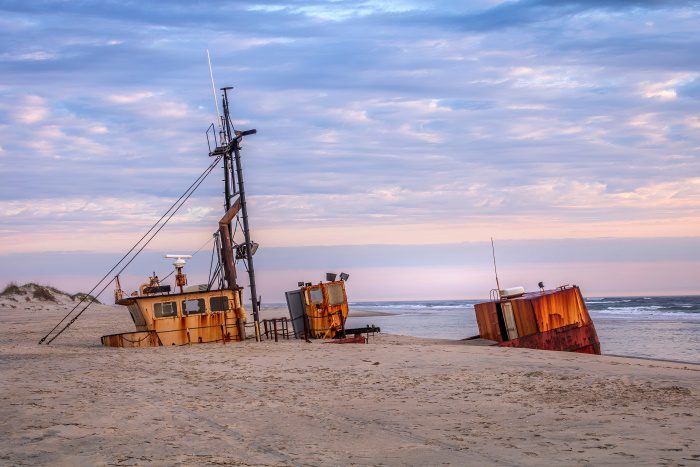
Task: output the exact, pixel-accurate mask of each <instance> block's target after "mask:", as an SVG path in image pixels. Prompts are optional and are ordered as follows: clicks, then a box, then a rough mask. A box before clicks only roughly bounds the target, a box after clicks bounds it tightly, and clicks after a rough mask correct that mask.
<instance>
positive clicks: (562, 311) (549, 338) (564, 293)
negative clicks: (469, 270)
mask: <svg viewBox="0 0 700 467" xmlns="http://www.w3.org/2000/svg"><path fill="white" fill-rule="evenodd" d="M474 311H475V312H476V321H477V324H478V325H479V335H480V337H481V338H483V339H489V340H492V341H496V342H498V345H499V346H501V347H525V348H529V349H541V350H560V351H567V352H580V353H590V354H597V355H600V341H599V340H598V334H597V333H596V330H595V326H594V325H593V321H592V320H591V317H590V315H589V313H588V309H587V308H586V303H585V302H584V300H583V297H582V295H581V291H580V289H579V288H578V287H577V286H575V285H574V286H568V285H567V286H562V287H558V288H556V289H553V290H544V287H541V288H540V290H539V291H536V292H525V289H524V288H522V287H514V288H510V289H505V290H499V289H496V290H494V291H492V294H491V300H489V301H488V302H483V303H478V304H476V305H474Z"/></svg>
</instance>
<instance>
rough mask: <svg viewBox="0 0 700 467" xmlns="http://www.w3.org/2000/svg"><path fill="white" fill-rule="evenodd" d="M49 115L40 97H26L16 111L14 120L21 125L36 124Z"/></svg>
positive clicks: (43, 100)
mask: <svg viewBox="0 0 700 467" xmlns="http://www.w3.org/2000/svg"><path fill="white" fill-rule="evenodd" d="M48 115H49V109H48V107H47V106H46V101H45V99H44V98H42V97H41V96H26V97H25V98H24V102H23V104H22V106H21V107H20V108H18V109H17V113H16V118H17V120H19V121H20V122H22V123H28V124H29V123H37V122H40V121H42V120H44V119H45V118H46V117H47V116H48Z"/></svg>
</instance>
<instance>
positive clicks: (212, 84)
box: [207, 49, 223, 144]
mask: <svg viewBox="0 0 700 467" xmlns="http://www.w3.org/2000/svg"><path fill="white" fill-rule="evenodd" d="M207 61H208V62H209V77H210V78H211V92H212V95H213V96H214V107H215V108H216V121H217V122H218V123H219V134H221V130H222V128H221V112H219V100H218V99H217V98H216V86H214V73H213V72H212V71H211V55H209V49H207ZM221 143H222V144H223V141H222V142H221Z"/></svg>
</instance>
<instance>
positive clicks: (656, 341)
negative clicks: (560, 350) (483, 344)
mask: <svg viewBox="0 0 700 467" xmlns="http://www.w3.org/2000/svg"><path fill="white" fill-rule="evenodd" d="M480 301H482V300H452V301H450V300H437V301H406V302H403V301H402V302H354V303H350V309H351V310H354V311H361V310H366V311H372V312H382V313H392V314H391V315H388V316H371V317H351V318H348V322H347V324H346V325H347V327H349V328H352V327H361V326H365V325H367V324H374V325H376V326H379V327H381V329H382V331H383V332H388V333H392V334H403V335H408V336H416V337H432V338H443V339H463V338H465V337H469V336H474V335H476V334H478V333H479V329H478V327H477V324H476V317H475V315H474V304H475V303H479V302H480ZM586 305H587V307H588V310H589V312H590V314H591V318H592V319H593V322H594V324H595V326H596V329H597V331H598V337H599V338H600V343H601V348H602V352H603V354H606V355H622V356H630V357H643V358H655V359H664V360H675V361H683V362H690V363H700V296H677V297H597V298H586Z"/></svg>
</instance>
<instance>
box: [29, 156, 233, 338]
mask: <svg viewBox="0 0 700 467" xmlns="http://www.w3.org/2000/svg"><path fill="white" fill-rule="evenodd" d="M220 160H221V156H218V157H217V158H216V159H215V160H214V162H212V163H211V164H210V165H209V167H207V168H206V170H204V172H202V173H201V174H200V175H199V177H197V179H196V180H195V181H194V182H193V183H192V184H191V185H190V186H189V187H188V188H187V190H185V192H184V193H183V194H182V195H181V196H180V197H179V198H178V199H177V201H175V202H174V203H173V204H172V205H171V206H170V207H169V208H168V210H167V211H165V214H163V215H162V216H161V218H160V219H158V221H156V223H155V224H153V226H151V228H150V229H148V231H147V232H146V233H145V234H144V235H143V236H142V237H141V238H140V239H139V241H137V242H136V243H135V244H134V245H133V246H132V247H131V249H130V250H129V251H128V252H127V253H126V254H125V255H124V256H122V258H121V259H120V260H119V261H118V262H117V264H115V265H114V267H112V269H110V270H109V271H108V272H107V274H105V275H104V276H103V277H102V279H100V281H99V282H97V284H95V286H94V287H93V288H92V289H91V290H90V292H88V293H87V294H86V295H85V296H84V297H83V298H82V299H81V300H80V302H78V304H77V305H75V306H74V307H73V308H72V309H71V310H70V311H69V312H68V313H67V314H66V316H64V317H63V319H61V321H59V322H58V324H56V326H54V327H53V328H52V329H51V330H50V331H49V332H48V333H47V334H46V335H45V336H44V337H42V338H41V340H40V341H39V344H42V343H43V342H44V341H45V340H46V339H47V338H48V337H49V336H50V335H51V333H52V332H54V331H55V330H56V328H58V327H59V326H60V325H61V323H63V322H64V321H65V320H66V319H67V318H68V317H69V316H70V315H71V314H72V313H73V312H74V311H75V310H76V309H77V308H78V307H79V306H80V305H81V304H82V303H83V302H84V301H85V299H86V298H87V297H88V296H91V297H92V298H91V300H90V302H89V303H88V304H87V305H85V307H84V308H83V309H82V310H80V312H79V313H78V314H77V315H75V316H74V317H73V318H72V319H71V320H70V321H69V322H68V324H66V325H65V326H64V327H63V328H62V329H61V330H60V331H58V332H57V333H56V334H55V335H54V336H53V337H52V338H51V339H50V340H49V341H48V342H47V343H46V344H47V345H48V344H50V343H51V342H53V340H54V339H56V337H58V336H59V335H60V334H61V333H63V331H65V330H66V329H68V327H69V326H70V325H71V324H73V323H74V322H75V320H77V319H78V317H80V315H82V314H83V312H84V311H85V310H87V308H88V307H89V306H90V305H92V304H93V303H94V302H95V300H96V299H97V297H98V296H100V295H101V294H102V292H104V291H105V290H106V289H107V287H109V285H110V284H111V283H112V282H114V278H112V279H111V280H110V281H109V282H107V284H106V285H105V286H104V287H103V288H102V290H100V292H99V293H98V294H97V295H94V296H92V293H93V292H94V291H95V289H97V288H98V287H99V286H100V284H102V282H103V281H104V280H105V279H106V278H107V277H108V276H109V275H110V274H111V273H112V272H113V271H114V270H115V269H116V268H117V267H118V266H119V264H121V262H122V261H124V260H125V259H126V258H127V257H128V256H129V255H130V254H131V253H132V252H133V251H134V249H136V247H137V246H138V245H139V243H141V242H142V241H143V239H144V238H146V237H147V236H148V235H149V234H150V233H151V231H153V229H154V228H155V227H156V226H157V225H158V224H159V223H160V222H161V221H162V220H163V218H165V217H166V216H168V213H169V212H170V211H171V210H173V208H175V210H174V211H173V212H172V213H170V215H169V216H168V217H167V219H165V221H164V222H163V224H162V225H161V226H160V227H158V229H157V230H156V231H155V232H154V233H153V235H152V236H151V238H149V239H148V241H147V242H146V243H144V244H143V246H141V248H139V250H138V251H137V252H136V253H135V254H134V255H133V256H132V257H131V259H130V260H129V261H128V262H127V263H126V264H125V265H124V266H123V267H122V268H121V269H120V270H119V272H117V275H119V274H121V272H122V271H124V269H126V268H127V266H129V264H131V262H132V261H133V260H134V259H136V257H137V256H138V255H139V253H141V251H143V249H144V248H146V246H147V245H148V244H149V243H150V242H151V241H152V240H153V239H154V238H155V237H156V235H158V233H159V232H160V231H161V230H162V229H163V227H165V225H166V224H167V223H168V221H169V220H170V219H171V218H172V217H173V216H174V215H175V213H177V211H179V210H180V208H181V207H182V206H183V205H184V204H185V202H186V201H187V200H188V199H189V198H190V196H192V194H193V193H194V192H195V190H196V189H197V188H199V186H200V185H201V184H202V182H203V181H204V180H205V179H206V178H207V176H208V175H209V174H210V173H211V171H212V170H213V169H214V167H216V165H217V164H218V163H219V161H220ZM183 198H184V199H183ZM178 203H179V206H177V205H178ZM175 206H177V207H175Z"/></svg>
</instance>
